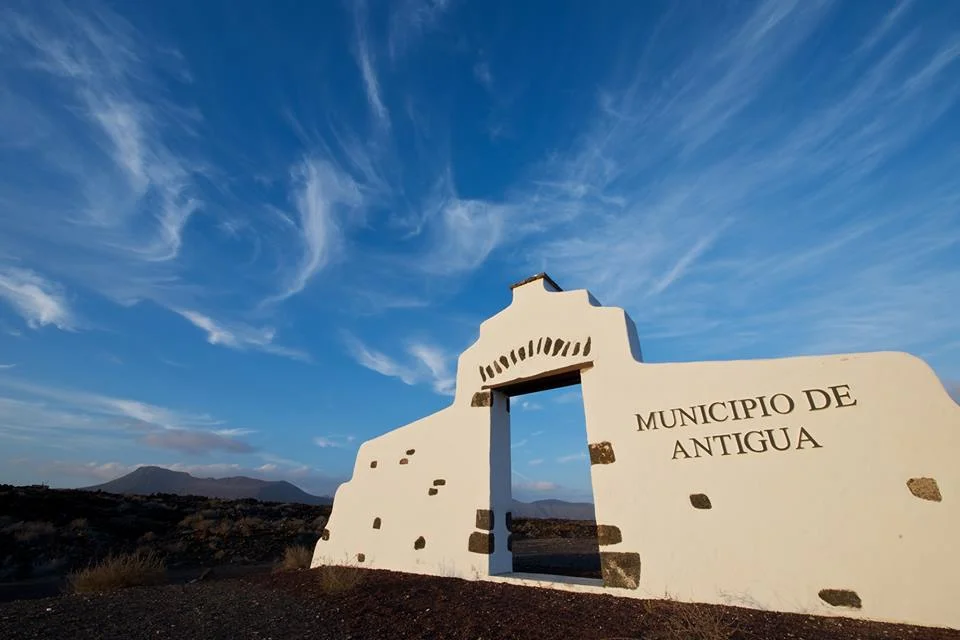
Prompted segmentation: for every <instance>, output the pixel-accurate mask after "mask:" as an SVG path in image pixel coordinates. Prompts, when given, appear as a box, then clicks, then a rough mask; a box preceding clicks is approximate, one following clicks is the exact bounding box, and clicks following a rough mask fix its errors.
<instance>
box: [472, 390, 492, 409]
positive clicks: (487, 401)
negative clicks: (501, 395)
mask: <svg viewBox="0 0 960 640" xmlns="http://www.w3.org/2000/svg"><path fill="white" fill-rule="evenodd" d="M470 406H471V407H492V406H493V394H492V393H490V392H489V391H477V392H476V393H475V394H473V398H471V400H470Z"/></svg>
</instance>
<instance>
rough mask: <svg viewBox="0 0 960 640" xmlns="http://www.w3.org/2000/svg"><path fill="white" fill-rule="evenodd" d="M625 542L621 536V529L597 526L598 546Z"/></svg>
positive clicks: (610, 526) (606, 525)
mask: <svg viewBox="0 0 960 640" xmlns="http://www.w3.org/2000/svg"><path fill="white" fill-rule="evenodd" d="M620 542H623V536H622V535H620V527H615V526H613V525H609V524H599V525H597V544H599V545H608V544H617V543H620Z"/></svg>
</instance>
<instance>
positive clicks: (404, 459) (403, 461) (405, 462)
mask: <svg viewBox="0 0 960 640" xmlns="http://www.w3.org/2000/svg"><path fill="white" fill-rule="evenodd" d="M409 463H410V461H409V460H407V459H406V458H400V464H409Z"/></svg>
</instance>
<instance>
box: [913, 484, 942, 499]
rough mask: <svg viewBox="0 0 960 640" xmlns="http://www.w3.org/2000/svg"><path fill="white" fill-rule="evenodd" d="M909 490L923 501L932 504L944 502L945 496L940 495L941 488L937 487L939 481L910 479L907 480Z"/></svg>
mask: <svg viewBox="0 0 960 640" xmlns="http://www.w3.org/2000/svg"><path fill="white" fill-rule="evenodd" d="M907 488H908V489H910V493H912V494H913V495H915V496H917V497H918V498H920V499H921V500H930V501H932V502H940V501H941V500H943V496H941V495H940V487H939V486H937V481H936V480H934V479H933V478H910V479H909V480H907Z"/></svg>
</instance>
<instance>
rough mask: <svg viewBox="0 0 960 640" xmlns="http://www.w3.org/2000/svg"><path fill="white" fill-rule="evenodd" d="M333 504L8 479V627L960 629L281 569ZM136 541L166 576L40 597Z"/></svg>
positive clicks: (393, 632) (671, 637)
mask: <svg viewBox="0 0 960 640" xmlns="http://www.w3.org/2000/svg"><path fill="white" fill-rule="evenodd" d="M329 509H330V507H328V506H308V505H302V504H281V503H262V502H257V501H255V500H234V501H230V500H216V499H208V498H197V497H189V496H188V497H183V496H176V495H153V496H120V495H114V494H106V493H91V492H83V491H61V490H50V489H42V488H32V487H10V486H3V485H0V639H4V640H6V639H7V638H11V639H13V638H38V639H39V638H71V639H76V640H81V639H84V638H178V639H179V638H231V639H232V638H338V639H339V638H353V639H365V638H370V639H374V638H376V639H379V638H472V639H477V638H483V639H493V638H531V639H540V638H574V639H579V638H606V639H610V640H613V639H614V638H620V639H623V638H644V639H645V640H656V639H661V640H688V639H696V638H701V639H704V640H725V639H731V638H738V639H739V638H743V639H758V640H759V639H764V640H766V639H774V638H796V639H820V638H823V639H840V638H844V639H846V638H864V639H873V638H877V639H879V638H917V639H930V640H940V639H946V638H951V639H955V640H960V632H955V631H948V630H936V629H924V628H917V627H907V626H900V625H889V624H880V623H872V622H860V621H855V620H851V619H845V618H821V617H814V616H801V615H792V614H777V613H770V612H762V611H755V610H750V609H739V608H735V607H720V606H710V605H684V604H679V603H673V602H665V601H639V600H629V599H622V598H614V597H613V596H607V595H592V594H573V593H569V592H563V591H556V590H551V589H536V588H530V587H521V586H517V585H505V584H495V583H488V582H474V581H466V580H460V579H456V578H436V577H426V576H415V575H409V574H402V573H394V572H389V571H370V570H362V569H332V568H329V567H324V568H320V569H316V570H309V571H307V570H302V571H288V572H283V573H276V572H274V568H275V566H276V563H277V561H278V559H279V558H280V557H281V556H282V554H283V551H284V549H285V548H286V547H288V546H290V545H294V544H298V545H306V546H308V547H310V548H312V547H313V545H314V544H315V543H316V540H317V537H318V536H319V533H320V531H321V530H322V529H323V526H324V525H325V524H326V518H327V516H328V515H329ZM513 529H514V571H518V572H527V573H555V574H561V575H573V576H582V577H599V576H600V568H599V555H598V547H597V540H596V526H595V524H594V523H593V522H580V521H561V520H533V519H526V520H525V519H519V518H516V519H514V521H513ZM137 549H150V550H153V551H155V552H156V553H158V554H160V555H161V556H162V557H163V558H164V560H165V562H166V565H167V568H168V571H167V575H168V583H167V584H166V585H164V586H157V587H137V588H132V589H126V590H122V591H118V592H115V593H111V594H102V595H58V597H52V598H50V597H46V596H51V595H54V594H60V593H62V592H63V587H64V585H65V576H66V574H67V572H69V571H71V570H75V569H79V568H82V567H85V566H87V565H88V564H89V563H90V562H96V561H98V560H100V559H102V558H103V557H105V556H106V555H107V554H110V553H114V554H115V553H122V552H129V551H134V550H137ZM204 567H207V568H209V567H213V569H212V572H206V573H205V572H203V568H204ZM337 571H339V572H340V573H337ZM201 574H203V575H204V576H205V578H204V579H203V580H202V581H198V580H197V579H198V578H199V577H200V576H201ZM351 576H352V577H351ZM4 600H8V601H9V602H4Z"/></svg>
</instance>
